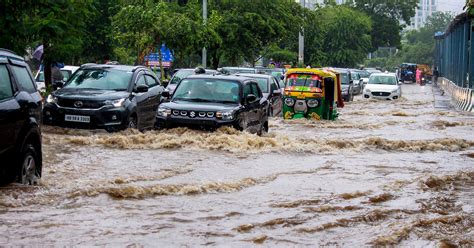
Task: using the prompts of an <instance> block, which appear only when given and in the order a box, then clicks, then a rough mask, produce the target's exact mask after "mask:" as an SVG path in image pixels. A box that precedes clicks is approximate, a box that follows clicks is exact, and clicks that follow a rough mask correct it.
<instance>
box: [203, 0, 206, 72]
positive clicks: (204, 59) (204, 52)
mask: <svg viewBox="0 0 474 248" xmlns="http://www.w3.org/2000/svg"><path fill="white" fill-rule="evenodd" d="M202 19H203V20H204V25H206V23H207V0H202ZM202 67H204V68H206V67H207V50H206V47H203V48H202Z"/></svg>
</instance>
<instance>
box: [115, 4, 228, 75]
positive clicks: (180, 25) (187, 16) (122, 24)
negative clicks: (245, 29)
mask: <svg viewBox="0 0 474 248" xmlns="http://www.w3.org/2000/svg"><path fill="white" fill-rule="evenodd" d="M198 13H199V8H198V1H197V0H195V1H188V2H187V3H185V2H170V1H158V0H157V1H153V0H143V1H136V3H133V4H130V3H127V4H124V6H123V7H122V8H121V9H120V10H119V11H118V13H117V14H116V15H115V16H114V18H113V26H114V34H115V37H116V39H117V41H118V42H119V44H120V45H122V46H126V47H131V48H133V49H135V50H136V51H138V54H139V56H138V63H140V64H141V63H143V58H144V56H145V55H146V54H148V53H149V52H151V51H152V50H154V49H155V48H156V47H159V46H161V44H166V45H167V46H168V47H169V48H170V49H171V50H173V51H174V54H175V57H177V58H178V59H181V60H184V57H185V55H186V54H194V53H196V52H197V51H198V50H200V49H201V48H202V47H203V46H207V47H210V46H212V45H214V44H215V43H219V42H220V37H219V36H218V35H217V33H215V31H214V28H215V26H217V25H218V22H219V20H220V18H219V17H218V16H215V15H216V14H215V13H214V12H212V13H211V16H210V18H209V21H208V22H207V24H206V25H204V24H203V20H202V18H201V16H200V15H199V14H198ZM158 52H160V50H158ZM162 75H164V73H162Z"/></svg>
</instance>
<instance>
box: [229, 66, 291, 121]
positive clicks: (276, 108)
mask: <svg viewBox="0 0 474 248" xmlns="http://www.w3.org/2000/svg"><path fill="white" fill-rule="evenodd" d="M236 75H238V76H243V77H248V78H252V79H254V80H256V81H257V83H258V86H259V87H260V90H261V91H262V93H263V97H264V98H265V99H267V100H268V102H269V106H268V115H269V116H280V115H281V113H282V107H283V100H282V89H281V88H280V86H279V84H278V81H277V80H276V79H275V77H273V76H271V75H266V74H247V73H242V74H236Z"/></svg>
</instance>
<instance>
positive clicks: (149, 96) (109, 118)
mask: <svg viewBox="0 0 474 248" xmlns="http://www.w3.org/2000/svg"><path fill="white" fill-rule="evenodd" d="M163 91H164V88H163V87H162V86H161V85H160V81H159V80H158V79H157V78H156V75H155V74H154V73H153V72H152V71H151V70H150V69H149V68H147V67H143V66H135V67H134V66H125V65H97V64H87V65H83V66H81V68H80V69H79V70H78V71H77V72H76V73H74V75H73V76H72V77H71V78H70V79H69V80H68V81H67V83H66V84H65V85H64V87H63V88H62V89H60V90H57V91H55V92H53V93H52V94H51V95H49V96H48V98H47V103H46V104H45V106H44V109H43V122H44V123H45V124H49V125H58V126H64V127H74V128H104V129H106V130H107V131H117V130H122V129H126V128H138V129H139V130H143V129H147V128H153V124H154V119H155V118H154V116H155V112H156V109H157V107H158V105H159V103H160V100H161V99H160V98H161V94H162V92H163Z"/></svg>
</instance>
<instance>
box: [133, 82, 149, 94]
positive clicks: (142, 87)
mask: <svg viewBox="0 0 474 248" xmlns="http://www.w3.org/2000/svg"><path fill="white" fill-rule="evenodd" d="M147 91H148V86H147V85H144V84H140V85H137V87H136V88H135V92H137V93H143V92H147Z"/></svg>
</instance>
